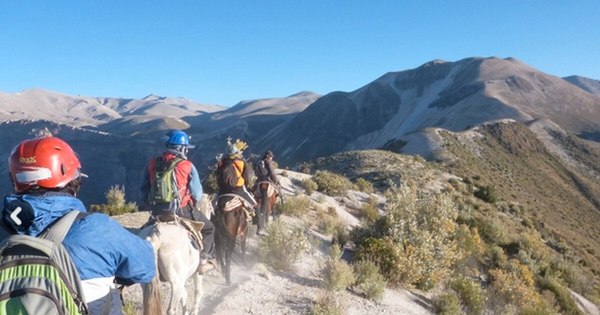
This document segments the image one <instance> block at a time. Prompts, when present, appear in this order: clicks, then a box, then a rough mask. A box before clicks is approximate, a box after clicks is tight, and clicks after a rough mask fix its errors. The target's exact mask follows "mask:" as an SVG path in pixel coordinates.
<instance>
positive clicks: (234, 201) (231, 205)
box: [215, 194, 253, 219]
mask: <svg viewBox="0 0 600 315" xmlns="http://www.w3.org/2000/svg"><path fill="white" fill-rule="evenodd" d="M223 197H232V198H231V199H230V200H229V201H227V202H225V205H224V206H223V211H224V212H229V211H232V210H233V209H236V208H238V207H239V206H243V207H242V209H244V213H245V214H246V218H248V219H250V218H251V217H252V216H253V214H252V213H250V211H248V209H252V205H251V204H250V203H248V201H246V200H245V199H244V198H242V197H240V196H238V195H236V194H222V195H219V196H217V198H216V201H215V202H216V203H217V204H218V203H219V199H221V198H223ZM215 208H216V207H215Z"/></svg>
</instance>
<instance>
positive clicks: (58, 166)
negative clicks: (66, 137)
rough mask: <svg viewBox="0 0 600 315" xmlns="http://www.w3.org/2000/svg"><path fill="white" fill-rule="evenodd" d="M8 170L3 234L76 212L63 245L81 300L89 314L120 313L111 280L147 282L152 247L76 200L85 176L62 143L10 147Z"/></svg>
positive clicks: (30, 230)
mask: <svg viewBox="0 0 600 315" xmlns="http://www.w3.org/2000/svg"><path fill="white" fill-rule="evenodd" d="M8 169H9V173H10V178H11V180H12V184H13V188H14V193H13V194H11V195H8V196H7V197H5V199H4V208H3V210H2V225H3V228H4V229H5V230H6V232H9V233H11V234H25V235H30V236H38V235H40V233H42V232H43V231H44V230H45V229H46V228H47V227H49V226H50V225H52V224H53V223H54V222H56V221H58V219H60V218H61V217H62V216H64V215H65V214H67V213H69V212H71V211H72V210H77V211H80V212H81V213H80V214H79V215H78V216H77V218H76V220H75V221H74V222H73V224H72V225H71V227H70V229H69V231H68V233H67V234H66V236H65V238H64V239H63V245H64V247H65V248H66V250H67V252H68V253H69V255H70V256H71V260H72V261H73V263H74V265H75V268H76V269H77V271H78V273H79V277H80V279H81V280H82V281H81V284H82V290H83V295H84V302H85V303H87V306H88V310H89V312H90V314H122V309H121V303H122V302H121V299H120V295H119V292H118V290H117V289H116V284H122V285H132V284H134V283H149V282H150V281H152V278H153V277H154V275H155V270H156V266H155V263H154V250H153V248H152V245H151V244H150V243H149V242H148V241H146V240H143V239H141V238H140V237H138V236H137V235H134V234H132V233H130V232H129V231H127V230H126V229H125V228H124V227H123V226H121V225H120V224H119V223H117V222H116V221H114V220H113V219H111V218H110V217H109V216H107V215H106V214H103V213H87V211H86V208H85V206H84V205H83V203H82V202H81V200H79V199H78V198H76V196H77V193H78V192H79V189H80V187H81V182H82V178H84V177H87V176H86V175H85V174H83V173H81V164H80V162H79V159H78V157H77V154H76V153H75V152H74V151H73V149H72V148H71V147H70V146H69V145H68V144H67V143H66V142H65V141H63V140H61V139H59V138H56V137H52V136H49V137H44V138H36V139H29V140H25V141H23V142H21V143H20V144H18V145H17V146H16V147H15V148H14V149H13V150H12V152H11V154H10V157H9V160H8ZM115 282H116V283H115Z"/></svg>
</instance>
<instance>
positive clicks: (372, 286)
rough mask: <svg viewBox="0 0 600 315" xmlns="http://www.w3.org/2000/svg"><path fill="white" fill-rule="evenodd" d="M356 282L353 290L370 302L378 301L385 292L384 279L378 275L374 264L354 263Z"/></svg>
mask: <svg viewBox="0 0 600 315" xmlns="http://www.w3.org/2000/svg"><path fill="white" fill-rule="evenodd" d="M354 275H355V276H356V282H355V284H354V287H353V290H354V291H355V292H356V293H358V294H362V295H364V296H365V297H366V298H368V299H371V300H378V299H380V298H381V297H382V296H383V292H384V291H385V285H386V282H385V279H384V278H383V276H382V275H381V274H380V273H379V268H378V267H377V265H375V263H374V262H372V261H369V260H360V261H357V262H355V263H354Z"/></svg>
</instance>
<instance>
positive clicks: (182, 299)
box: [167, 281, 187, 315]
mask: <svg viewBox="0 0 600 315" xmlns="http://www.w3.org/2000/svg"><path fill="white" fill-rule="evenodd" d="M169 283H170V284H171V301H170V302H169V310H168V311H167V314H169V315H176V314H180V312H179V308H180V307H181V308H182V312H181V314H187V309H186V300H187V291H186V290H185V281H184V282H183V283H181V282H179V281H177V282H169Z"/></svg>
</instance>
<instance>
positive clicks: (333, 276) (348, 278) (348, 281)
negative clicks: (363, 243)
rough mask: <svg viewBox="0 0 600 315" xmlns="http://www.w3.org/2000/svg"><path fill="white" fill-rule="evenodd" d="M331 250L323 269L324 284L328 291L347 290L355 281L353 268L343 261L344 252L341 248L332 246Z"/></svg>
mask: <svg viewBox="0 0 600 315" xmlns="http://www.w3.org/2000/svg"><path fill="white" fill-rule="evenodd" d="M330 250H331V251H330V253H329V257H328V258H327V261H325V267H324V268H323V283H324V284H325V288H327V289H328V290H332V291H340V290H346V289H347V288H349V287H350V286H351V285H353V284H354V281H355V278H354V273H353V272H352V267H351V266H350V265H349V264H348V263H347V262H345V261H344V260H342V259H341V257H342V251H341V250H340V248H339V247H337V246H332V247H331V249H330Z"/></svg>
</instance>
